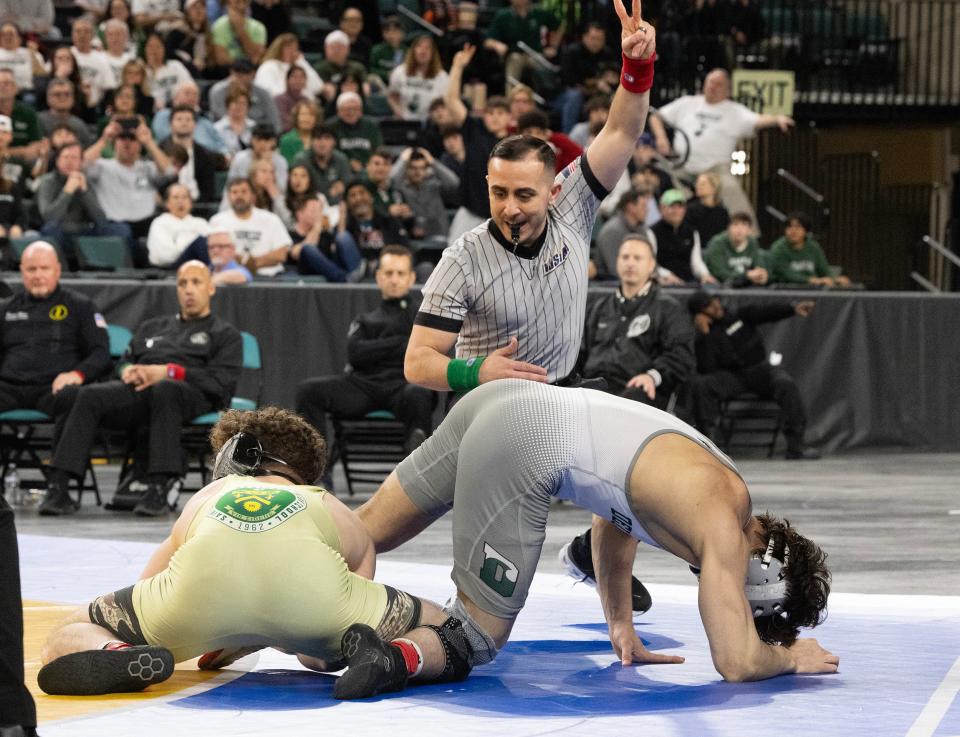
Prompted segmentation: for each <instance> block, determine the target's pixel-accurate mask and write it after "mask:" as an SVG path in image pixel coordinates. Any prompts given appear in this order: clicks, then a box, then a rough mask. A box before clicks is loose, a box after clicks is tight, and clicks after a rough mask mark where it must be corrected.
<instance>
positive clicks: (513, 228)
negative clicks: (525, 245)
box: [510, 224, 520, 248]
mask: <svg viewBox="0 0 960 737" xmlns="http://www.w3.org/2000/svg"><path fill="white" fill-rule="evenodd" d="M510 237H511V238H512V239H513V247H514V248H516V247H517V246H519V245H520V226H519V225H516V224H511V225H510Z"/></svg>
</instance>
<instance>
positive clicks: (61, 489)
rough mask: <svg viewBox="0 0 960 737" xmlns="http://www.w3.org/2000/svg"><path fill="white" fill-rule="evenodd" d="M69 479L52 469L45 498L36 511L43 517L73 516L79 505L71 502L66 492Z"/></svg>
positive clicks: (64, 474)
mask: <svg viewBox="0 0 960 737" xmlns="http://www.w3.org/2000/svg"><path fill="white" fill-rule="evenodd" d="M68 483H69V477H68V476H67V474H66V473H65V472H63V471H60V470H58V469H54V470H53V471H51V473H50V479H49V481H48V482H47V497H46V499H44V500H43V503H42V504H41V505H40V509H39V510H38V511H39V513H40V514H41V515H43V516H44V517H60V516H62V515H65V514H73V513H74V512H76V511H77V510H78V509H79V508H80V505H79V504H78V503H77V502H75V501H74V500H73V498H72V497H71V496H70V492H69V490H68Z"/></svg>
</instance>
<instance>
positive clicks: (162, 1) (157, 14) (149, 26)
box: [130, 0, 183, 34]
mask: <svg viewBox="0 0 960 737" xmlns="http://www.w3.org/2000/svg"><path fill="white" fill-rule="evenodd" d="M130 11H131V12H132V13H133V22H134V23H136V25H137V27H139V28H143V29H144V30H147V31H154V30H155V31H157V32H158V33H164V34H165V33H167V31H169V30H171V29H172V28H173V26H174V25H175V24H176V23H177V22H178V21H181V20H183V13H181V12H180V0H133V4H132V6H131V8H130Z"/></svg>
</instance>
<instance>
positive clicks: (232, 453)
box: [213, 432, 302, 483]
mask: <svg viewBox="0 0 960 737" xmlns="http://www.w3.org/2000/svg"><path fill="white" fill-rule="evenodd" d="M264 461H272V462H273V463H280V464H282V465H284V466H286V467H287V468H290V467H291V466H290V464H289V463H287V462H286V461H285V460H283V459H282V458H278V457H277V456H275V455H271V454H270V453H267V452H266V451H265V450H264V449H263V446H262V445H260V441H259V440H258V439H257V437H256V435H251V434H250V433H247V432H238V433H237V434H236V435H234V436H233V437H232V438H230V439H229V440H228V441H227V442H225V443H224V444H223V447H222V448H220V452H219V453H217V459H216V460H215V461H214V462H213V478H214V480H217V479H222V478H223V477H224V476H229V475H230V474H234V473H235V474H238V475H240V476H263V475H265V474H266V473H277V474H278V475H280V476H283V477H285V478H289V479H290V480H291V481H294V483H302V482H301V481H299V480H297V479H293V478H292V477H290V476H288V475H287V474H285V473H279V472H276V471H270V472H267V471H263V470H262V466H263V462H264Z"/></svg>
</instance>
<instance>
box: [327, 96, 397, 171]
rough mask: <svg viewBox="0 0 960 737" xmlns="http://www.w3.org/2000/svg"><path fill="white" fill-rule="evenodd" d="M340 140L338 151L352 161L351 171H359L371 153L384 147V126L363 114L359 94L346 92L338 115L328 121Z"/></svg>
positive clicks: (338, 103) (338, 140)
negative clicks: (381, 131) (381, 133)
mask: <svg viewBox="0 0 960 737" xmlns="http://www.w3.org/2000/svg"><path fill="white" fill-rule="evenodd" d="M327 126H328V127H329V128H330V129H331V130H332V131H333V133H334V135H335V136H336V137H337V148H338V149H339V150H340V151H342V152H343V153H344V154H346V156H347V158H348V159H349V160H350V168H351V169H352V170H353V171H354V172H359V171H361V170H363V169H364V167H366V165H367V161H369V160H370V156H371V154H372V153H373V152H374V151H375V150H376V149H378V148H379V147H380V146H382V145H383V137H382V136H381V135H380V127H379V126H378V125H377V121H375V120H374V119H373V118H368V117H367V116H366V115H364V114H363V101H362V100H361V99H360V95H358V94H357V93H356V92H342V93H340V96H339V97H338V98H337V114H336V115H335V116H334V117H332V118H330V120H328V121H327Z"/></svg>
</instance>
